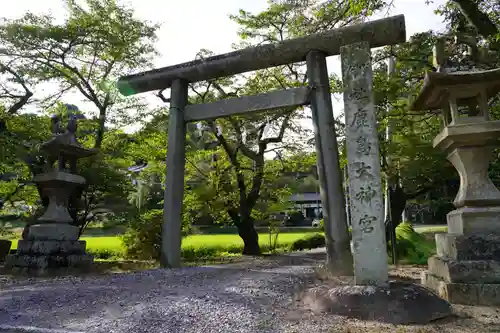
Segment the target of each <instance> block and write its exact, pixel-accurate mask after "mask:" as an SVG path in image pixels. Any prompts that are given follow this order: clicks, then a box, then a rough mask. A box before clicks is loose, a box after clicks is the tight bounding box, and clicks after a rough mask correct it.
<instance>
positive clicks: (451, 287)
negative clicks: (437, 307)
mask: <svg viewBox="0 0 500 333" xmlns="http://www.w3.org/2000/svg"><path fill="white" fill-rule="evenodd" d="M422 284H423V285H424V286H425V287H427V288H429V289H431V290H433V291H435V292H436V293H437V294H438V295H439V296H440V297H441V298H443V299H445V300H447V301H448V302H450V303H454V304H462V305H482V306H499V305H500V284H491V283H450V282H445V281H443V280H442V279H441V278H439V277H437V276H434V275H431V274H430V272H422Z"/></svg>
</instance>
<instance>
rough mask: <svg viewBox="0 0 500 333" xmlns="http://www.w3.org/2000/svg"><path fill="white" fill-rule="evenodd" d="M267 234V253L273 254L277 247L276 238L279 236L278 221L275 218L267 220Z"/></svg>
mask: <svg viewBox="0 0 500 333" xmlns="http://www.w3.org/2000/svg"><path fill="white" fill-rule="evenodd" d="M267 229H268V234H269V251H270V252H272V253H274V252H276V249H277V247H278V237H279V234H280V221H279V220H278V219H276V218H272V219H270V220H269V224H268V227H267Z"/></svg>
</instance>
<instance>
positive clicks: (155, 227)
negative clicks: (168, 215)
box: [123, 209, 188, 260]
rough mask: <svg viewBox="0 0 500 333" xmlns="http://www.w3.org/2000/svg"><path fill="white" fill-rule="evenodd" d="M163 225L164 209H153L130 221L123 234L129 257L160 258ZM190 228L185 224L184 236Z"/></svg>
mask: <svg viewBox="0 0 500 333" xmlns="http://www.w3.org/2000/svg"><path fill="white" fill-rule="evenodd" d="M162 227H163V210H162V209H153V210H150V211H148V212H146V213H144V214H143V215H141V216H140V217H139V218H138V219H136V220H134V221H131V222H129V225H128V227H127V231H126V233H125V235H124V236H123V244H124V246H125V253H126V255H127V257H130V258H135V259H145V260H151V259H154V260H159V259H160V253H161V234H162ZM187 231H188V228H187V227H186V226H185V225H183V236H184V235H185V234H187Z"/></svg>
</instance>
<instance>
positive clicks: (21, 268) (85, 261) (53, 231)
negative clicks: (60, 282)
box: [5, 224, 94, 275]
mask: <svg viewBox="0 0 500 333" xmlns="http://www.w3.org/2000/svg"><path fill="white" fill-rule="evenodd" d="M77 237H78V227H75V226H71V225H67V224H40V225H33V226H31V227H30V231H29V233H28V237H27V239H23V240H20V241H19V242H18V245H17V252H16V253H15V254H12V255H9V256H7V258H6V260H5V268H6V269H8V270H10V271H13V272H17V273H29V274H30V275H42V274H46V273H58V272H62V271H66V270H68V269H69V270H84V271H85V270H88V269H89V268H90V267H91V265H92V263H93V260H94V258H93V256H92V255H90V254H87V253H86V252H85V248H86V242H85V241H80V240H77Z"/></svg>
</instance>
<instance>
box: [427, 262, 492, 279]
mask: <svg viewBox="0 0 500 333" xmlns="http://www.w3.org/2000/svg"><path fill="white" fill-rule="evenodd" d="M428 264H429V273H430V274H432V275H434V276H436V277H439V278H440V279H442V280H443V281H444V282H448V283H500V262H498V261H494V260H463V261H457V260H453V259H450V258H442V257H437V256H433V257H430V258H429V260H428Z"/></svg>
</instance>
